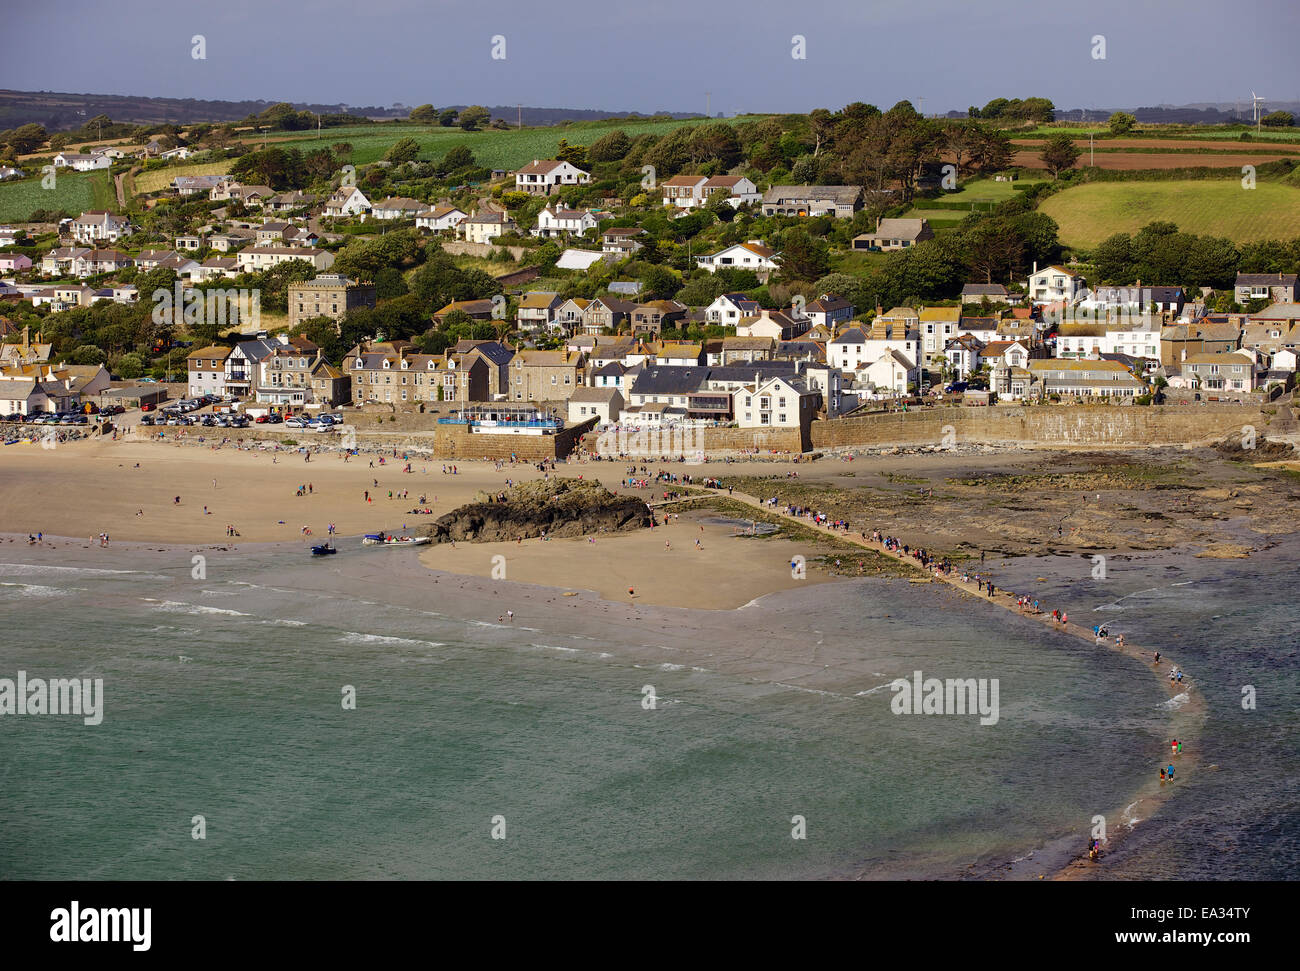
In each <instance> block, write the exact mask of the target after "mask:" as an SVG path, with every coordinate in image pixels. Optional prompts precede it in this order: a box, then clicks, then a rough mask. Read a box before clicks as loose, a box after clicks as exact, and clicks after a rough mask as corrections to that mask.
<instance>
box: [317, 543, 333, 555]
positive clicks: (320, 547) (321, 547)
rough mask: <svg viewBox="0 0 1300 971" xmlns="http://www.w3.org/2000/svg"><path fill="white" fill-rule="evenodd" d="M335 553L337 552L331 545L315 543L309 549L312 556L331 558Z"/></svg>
mask: <svg viewBox="0 0 1300 971" xmlns="http://www.w3.org/2000/svg"><path fill="white" fill-rule="evenodd" d="M337 552H338V550H336V549H335V548H334V544H333V543H317V544H316V545H315V546H313V547H312V548H311V555H312V556H331V555H332V554H334V553H337Z"/></svg>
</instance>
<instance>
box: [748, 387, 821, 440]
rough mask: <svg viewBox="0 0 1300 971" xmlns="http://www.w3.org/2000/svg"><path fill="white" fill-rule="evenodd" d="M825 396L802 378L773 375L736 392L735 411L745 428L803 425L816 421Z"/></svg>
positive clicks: (795, 426)
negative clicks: (822, 398) (815, 417)
mask: <svg viewBox="0 0 1300 971" xmlns="http://www.w3.org/2000/svg"><path fill="white" fill-rule="evenodd" d="M821 397H822V396H821V392H820V391H816V390H814V389H813V388H810V387H808V386H807V385H806V384H805V383H804V381H802V380H801V379H799V378H789V379H786V378H782V377H772V378H768V379H767V380H766V381H762V382H759V383H758V384H757V385H747V386H746V387H743V388H739V389H738V390H736V391H735V392H733V394H732V402H733V404H732V412H733V414H735V416H736V424H737V425H739V426H740V427H741V428H799V427H802V426H805V425H807V424H810V423H811V422H812V419H813V417H814V416H815V415H816V413H817V409H818V408H819V407H820V406H821Z"/></svg>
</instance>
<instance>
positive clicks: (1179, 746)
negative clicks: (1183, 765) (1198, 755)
mask: <svg viewBox="0 0 1300 971" xmlns="http://www.w3.org/2000/svg"><path fill="white" fill-rule="evenodd" d="M1178 754H1179V755H1182V754H1183V743H1182V742H1179V743H1178Z"/></svg>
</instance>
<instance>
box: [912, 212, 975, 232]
mask: <svg viewBox="0 0 1300 971" xmlns="http://www.w3.org/2000/svg"><path fill="white" fill-rule="evenodd" d="M903 218H904V219H927V220H929V222H930V228H931V229H934V230H940V229H952V228H953V227H954V226H960V225H961V221H962V220H963V219H965V218H966V213H964V212H954V211H953V210H951V209H909V210H908V211H907V215H905V216H904V217H903Z"/></svg>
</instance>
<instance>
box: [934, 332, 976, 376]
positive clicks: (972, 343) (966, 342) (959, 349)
mask: <svg viewBox="0 0 1300 971" xmlns="http://www.w3.org/2000/svg"><path fill="white" fill-rule="evenodd" d="M985 346H986V345H985V342H984V341H982V340H980V339H979V338H978V337H975V336H974V335H972V334H963V335H962V336H961V337H954V338H953V339H952V340H950V341H948V343H947V344H945V345H944V346H943V356H944V357H946V358H947V359H948V365H949V367H951V368H952V373H953V376H954V378H955V380H958V381H965V380H966V379H967V378H969V377H970V376H971V375H972V374H974V373H975V372H976V371H978V370H979V368H980V352H981V351H983V350H984V348H985Z"/></svg>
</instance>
